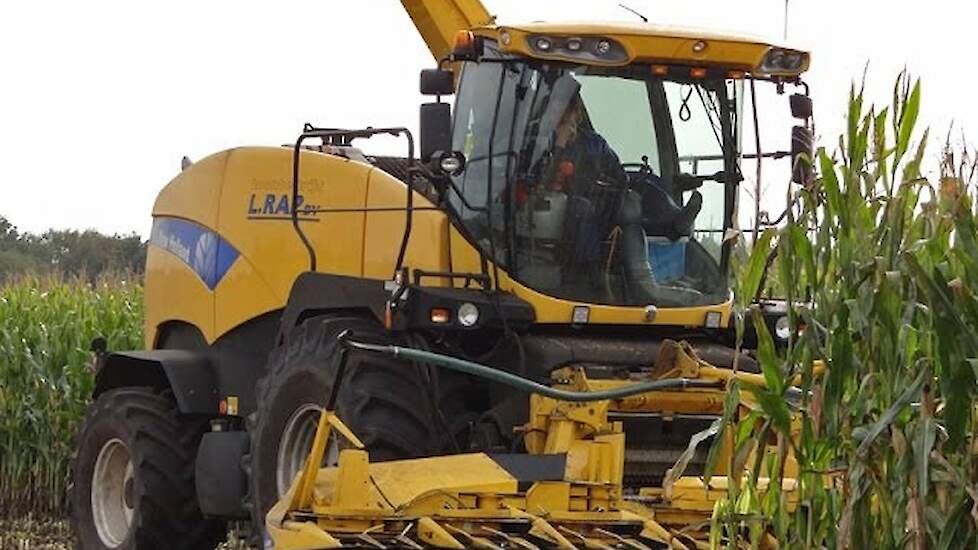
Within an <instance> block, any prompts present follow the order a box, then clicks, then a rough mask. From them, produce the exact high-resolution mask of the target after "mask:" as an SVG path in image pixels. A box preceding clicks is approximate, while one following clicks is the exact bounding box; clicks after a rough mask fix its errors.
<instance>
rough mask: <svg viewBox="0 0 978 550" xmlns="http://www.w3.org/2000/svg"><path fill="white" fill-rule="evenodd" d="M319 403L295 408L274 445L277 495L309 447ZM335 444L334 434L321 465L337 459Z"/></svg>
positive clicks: (305, 455)
mask: <svg viewBox="0 0 978 550" xmlns="http://www.w3.org/2000/svg"><path fill="white" fill-rule="evenodd" d="M322 410H323V409H322V407H320V406H319V405H316V404H313V403H306V404H304V405H302V406H300V407H299V408H297V409H296V410H295V412H293V413H292V416H290V417H289V421H288V422H286V423H285V429H284V430H283V431H282V437H281V439H280V440H279V447H278V462H277V464H278V466H277V467H276V469H275V481H276V487H277V488H278V494H279V496H281V495H284V494H285V492H286V491H288V490H289V486H290V485H291V484H292V481H293V480H294V479H295V476H296V474H297V473H298V472H299V470H300V469H301V468H302V466H303V464H304V463H305V461H306V457H308V456H309V452H310V451H311V450H312V443H313V441H314V440H315V439H316V429H317V427H318V426H319V415H320V413H321V412H322ZM339 452H340V451H339V445H338V444H337V442H336V437H330V440H329V442H328V443H327V447H326V453H325V456H324V457H323V464H322V465H323V466H334V465H336V464H337V462H338V461H339Z"/></svg>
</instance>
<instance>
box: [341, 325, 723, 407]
mask: <svg viewBox="0 0 978 550" xmlns="http://www.w3.org/2000/svg"><path fill="white" fill-rule="evenodd" d="M340 339H341V342H342V343H343V344H344V345H347V346H349V347H351V348H353V349H358V350H362V351H369V352H374V353H383V354H386V355H391V356H394V357H401V358H404V359H408V360H410V361H415V362H418V363H427V364H429V365H436V366H439V367H444V368H447V369H451V370H454V371H458V372H464V373H466V374H471V375H473V376H478V377H480V378H485V379H488V380H491V381H493V382H499V383H500V384H505V385H507V386H510V387H513V388H516V389H518V390H521V391H525V392H527V393H536V394H540V395H542V396H544V397H551V398H553V399H558V400H560V401H572V402H575V403H584V402H588V401H604V400H611V399H621V398H624V397H629V396H632V395H638V394H640V393H646V392H650V391H661V390H677V389H679V390H681V389H686V388H716V387H718V386H719V384H722V383H718V382H716V381H711V380H691V379H689V378H669V379H665V380H653V381H650V382H640V383H637V384H631V385H628V386H624V387H621V388H615V389H612V390H602V391H595V392H576V391H567V390H560V389H557V388H551V387H550V386H545V385H543V384H540V383H538V382H534V381H533V380H529V379H526V378H523V377H522V376H517V375H515V374H511V373H508V372H506V371H502V370H499V369H495V368H492V367H488V366H486V365H480V364H479V363H474V362H472V361H466V360H464V359H458V358H457V357H451V356H449V355H442V354H440V353H434V352H430V351H424V350H419V349H414V348H405V347H401V346H392V345H379V344H366V343H363V342H354V341H352V340H348V339H346V338H344V337H343V336H341V337H340Z"/></svg>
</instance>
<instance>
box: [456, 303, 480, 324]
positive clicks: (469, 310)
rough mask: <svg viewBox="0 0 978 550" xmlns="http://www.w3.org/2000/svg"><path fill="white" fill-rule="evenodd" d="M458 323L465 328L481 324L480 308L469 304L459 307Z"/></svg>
mask: <svg viewBox="0 0 978 550" xmlns="http://www.w3.org/2000/svg"><path fill="white" fill-rule="evenodd" d="M458 322H459V324H460V325H462V326H463V327H471V326H473V325H475V324H476V323H478V322H479V308H477V307H475V304H472V303H469V302H465V303H464V304H462V305H460V306H458Z"/></svg>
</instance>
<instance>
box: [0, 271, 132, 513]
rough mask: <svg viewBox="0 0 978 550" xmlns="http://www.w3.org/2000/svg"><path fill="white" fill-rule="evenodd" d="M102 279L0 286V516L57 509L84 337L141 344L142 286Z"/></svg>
mask: <svg viewBox="0 0 978 550" xmlns="http://www.w3.org/2000/svg"><path fill="white" fill-rule="evenodd" d="M108 281H110V279H108V278H105V279H104V280H103V281H102V282H97V283H95V284H92V283H89V282H87V281H85V280H81V279H71V280H62V279H58V278H53V277H49V278H46V279H38V278H32V277H27V278H21V279H19V280H17V281H15V282H10V283H8V284H6V285H5V286H4V285H0V516H3V515H18V514H20V513H23V512H27V511H30V512H33V513H36V514H42V515H48V514H50V515H62V514H63V513H65V512H66V510H64V495H65V490H66V487H67V484H68V469H69V459H70V457H71V454H72V450H73V448H74V434H75V430H76V428H77V426H78V423H79V422H80V421H81V419H82V417H83V415H84V413H85V408H86V406H87V405H88V402H89V398H90V396H91V393H92V387H93V376H92V373H91V360H92V357H91V353H90V352H89V348H90V345H91V341H92V340H93V339H94V338H96V337H99V336H102V337H104V338H105V339H106V340H107V342H108V346H109V349H138V348H139V347H141V345H142V288H141V286H140V285H139V284H138V283H134V282H127V281H125V280H122V279H119V278H116V279H114V280H112V282H108Z"/></svg>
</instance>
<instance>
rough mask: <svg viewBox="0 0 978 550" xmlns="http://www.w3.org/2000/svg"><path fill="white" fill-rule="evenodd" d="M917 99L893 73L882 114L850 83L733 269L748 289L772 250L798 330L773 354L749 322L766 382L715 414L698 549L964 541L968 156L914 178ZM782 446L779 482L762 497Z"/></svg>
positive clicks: (971, 395) (969, 326) (970, 508)
mask: <svg viewBox="0 0 978 550" xmlns="http://www.w3.org/2000/svg"><path fill="white" fill-rule="evenodd" d="M920 97H921V88H920V82H919V81H917V82H912V81H911V79H910V78H908V77H907V76H906V75H901V76H900V77H899V78H898V79H897V82H896V85H895V87H894V93H893V101H892V104H891V105H889V106H887V107H884V108H877V107H875V106H873V105H868V104H867V102H866V101H865V98H864V94H863V91H862V90H861V89H857V88H856V87H855V86H854V87H853V89H852V91H851V93H850V102H849V111H848V117H847V123H848V124H847V130H846V132H845V134H844V135H843V136H842V137H841V138H840V139H839V144H838V148H837V150H836V151H835V153H834V154H830V153H829V152H828V151H826V150H825V149H821V150H819V151H818V153H817V155H816V159H815V162H816V164H817V166H818V168H819V171H820V176H819V177H818V178H817V179H816V180H815V181H814V182H812V183H811V184H809V185H806V186H803V187H801V188H798V189H796V190H795V191H794V197H793V198H795V197H796V198H797V199H798V201H797V203H796V204H797V206H796V207H795V208H793V209H792V210H791V211H790V212H789V217H788V221H787V223H786V225H785V226H784V227H782V228H779V229H778V230H777V231H772V238H771V239H770V241H766V240H765V241H759V246H757V247H755V249H754V250H752V251H751V255H750V258H749V260H747V261H746V262H745V263H744V267H743V268H742V269H741V272H742V274H741V285H740V287H739V288H738V290H739V291H740V292H742V293H743V292H745V291H746V292H749V293H751V295H752V294H753V292H754V291H756V288H757V286H756V283H754V286H753V287H751V286H750V284H748V283H750V282H752V281H754V279H750V277H751V274H752V273H753V271H756V269H757V266H759V265H763V264H764V263H765V260H766V259H767V258H768V257H769V255H771V254H776V260H775V264H774V268H775V269H774V270H773V272H774V273H775V276H776V278H777V285H778V286H779V288H782V289H783V290H784V292H785V294H786V298H787V299H788V300H789V302H791V303H794V304H796V305H794V306H793V307H792V308H791V309H790V312H789V315H790V320H789V321H790V323H791V326H798V327H800V328H801V329H802V330H799V331H797V333H795V334H793V335H792V338H791V340H790V341H789V343H788V346H787V349H786V350H784V351H783V352H777V353H776V352H775V351H774V346H773V344H772V339H771V335H770V334H768V332H767V329H766V327H765V325H764V323H762V322H757V319H755V320H754V326H755V328H756V329H757V331H758V333H759V341H760V344H759V348H758V352H757V356H758V360H759V362H760V364H761V368H762V371H763V374H764V378H765V381H766V384H765V387H740V388H733V392H732V393H734V394H736V392H738V391H745V392H750V393H751V394H752V395H753V396H754V397H755V399H756V402H757V403H758V404H759V407H758V408H757V410H754V411H752V412H750V413H749V414H746V415H745V414H741V415H740V416H738V414H737V413H736V411H732V410H729V409H728V411H727V415H726V416H725V419H726V420H727V422H726V424H725V426H724V428H723V429H724V430H729V431H728V432H727V433H728V434H731V435H732V437H733V438H734V442H735V445H736V451H737V452H736V453H735V456H734V458H733V459H732V462H733V463H732V464H731V465H730V470H729V471H730V472H731V473H730V474H729V475H730V478H731V479H730V484H729V489H728V495H727V497H726V499H724V500H722V501H720V502H719V503H718V504H717V507H716V510H715V513H714V519H713V525H712V544H713V545H714V546H715V547H745V546H746V547H764V546H766V545H772V544H774V541H777V544H778V545H779V546H780V547H782V548H918V549H922V548H938V549H947V548H962V547H971V548H974V547H976V546H978V538H976V537H978V470H976V467H975V466H976V464H975V462H974V460H973V455H974V451H975V449H976V447H975V441H974V440H973V435H974V430H975V407H974V399H975V393H976V384H975V382H976V378H978V298H976V293H978V213H976V210H975V206H974V204H975V195H976V192H975V187H974V185H972V184H973V177H974V175H975V169H974V168H975V163H974V162H973V160H972V157H970V156H960V155H959V156H955V155H953V154H952V153H950V149H948V150H946V151H945V154H944V155H945V162H944V170H943V173H944V174H943V176H942V177H941V179H940V181H938V182H936V183H932V182H929V181H928V180H927V179H926V178H924V177H923V176H922V173H921V164H922V162H923V161H924V159H925V146H926V144H927V142H928V139H927V134H928V133H927V131H923V132H917V128H916V122H917V114H918V112H919V107H920ZM747 279H750V280H749V281H747V282H745V280H747ZM749 298H750V296H748V297H747V298H746V299H749ZM744 300H745V298H744V297H741V301H744ZM798 304H805V305H798ZM745 318H747V319H749V318H750V315H746V317H745ZM816 361H822V362H824V365H825V370H824V373H820V372H817V371H816V369H815V368H814V365H815V364H816V363H815V362H816ZM792 383H797V384H798V386H799V387H800V390H801V392H800V395H801V396H802V397H801V399H800V400H794V401H793V400H791V399H788V397H787V392H788V387H789V385H790V384H792ZM796 394H798V393H797V392H796ZM729 401H730V402H731V407H734V406H736V404H737V400H736V399H731V400H729ZM793 432H794V435H793ZM720 439H721V438H717V441H718V442H719V441H720ZM772 442H773V443H774V444H769V443H772ZM761 443H764V444H761ZM789 456H793V457H794V459H795V460H796V461H797V465H798V474H797V486H796V487H794V488H793V490H778V488H779V487H781V486H782V478H783V477H784V468H785V464H786V463H787V462H788V457H789ZM712 468H713V465H710V467H709V468H708V472H709V471H712ZM708 475H709V474H708ZM762 479H765V480H769V483H762ZM767 487H772V488H774V489H772V490H768V489H767Z"/></svg>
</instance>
